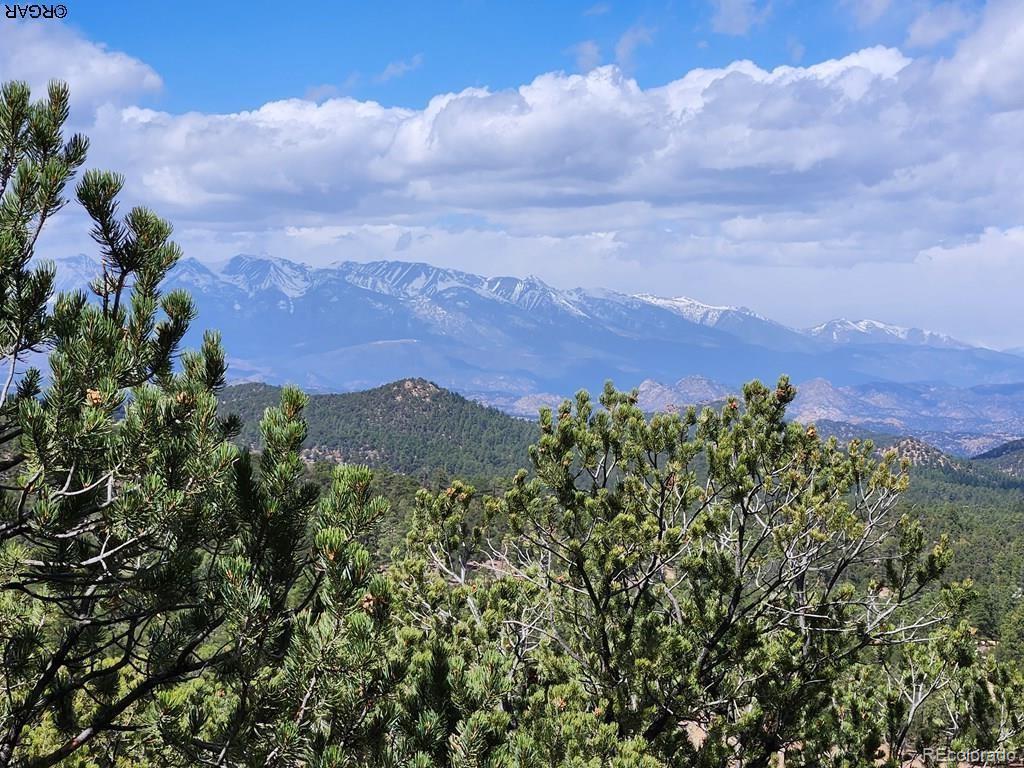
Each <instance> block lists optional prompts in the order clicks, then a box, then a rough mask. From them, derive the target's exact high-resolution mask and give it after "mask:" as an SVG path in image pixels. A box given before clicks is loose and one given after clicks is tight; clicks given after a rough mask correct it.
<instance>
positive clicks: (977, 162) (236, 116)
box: [0, 1, 1024, 345]
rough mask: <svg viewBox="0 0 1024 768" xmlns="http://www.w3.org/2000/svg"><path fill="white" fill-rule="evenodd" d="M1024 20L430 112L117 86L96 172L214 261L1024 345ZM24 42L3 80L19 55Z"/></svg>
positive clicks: (98, 137)
mask: <svg viewBox="0 0 1024 768" xmlns="http://www.w3.org/2000/svg"><path fill="white" fill-rule="evenodd" d="M1022 30H1024V6H1022V5H1021V4H1020V3H1015V2H1008V1H1007V2H1000V3H994V4H991V5H990V6H989V7H988V8H986V10H985V12H984V14H983V15H982V16H981V17H980V18H979V19H978V20H977V23H976V25H975V26H974V27H973V28H972V31H970V32H968V33H967V34H966V35H965V36H964V37H963V38H962V39H961V40H959V42H957V44H956V46H955V49H954V50H953V51H952V52H951V53H950V54H949V55H948V57H947V58H944V59H935V58H920V59H916V60H915V59H911V58H909V57H908V56H906V55H905V54H904V53H902V52H901V51H899V50H896V49H894V48H887V47H874V48H866V49H864V50H861V51H857V52H855V53H852V54H850V55H848V56H845V57H842V58H838V59H834V60H828V61H822V62H816V63H813V64H811V63H809V64H807V65H805V66H783V67H778V68H776V69H772V70H766V69H763V68H761V67H758V66H757V65H756V64H754V63H752V62H749V61H738V62H734V63H732V64H730V65H728V66H726V67H721V68H709V69H694V70H691V71H689V72H685V73H681V77H679V78H678V79H676V80H674V81H672V82H670V83H667V84H665V85H662V86H659V87H641V85H639V84H638V83H637V82H636V81H635V80H634V79H632V78H631V77H629V76H627V75H626V74H625V73H624V72H623V71H622V69H621V68H619V67H616V66H603V67H597V68H595V69H592V70H590V71H587V72H586V73H585V74H563V73H548V74H544V75H541V76H539V77H537V78H535V79H534V80H533V81H532V82H529V83H526V84H524V85H522V86H520V87H518V88H515V89H509V90H501V91H492V90H488V89H482V88H472V89H467V90H464V91H461V92H459V93H446V94H439V95H437V96H435V97H434V98H432V99H431V100H430V102H429V103H428V104H427V105H426V106H425V107H424V108H422V109H403V108H396V107H384V106H382V105H380V104H377V103H374V102H369V101H359V100H356V99H353V98H345V97H335V98H327V97H329V96H330V95H331V94H318V95H319V96H320V97H321V98H326V100H324V101H322V103H315V102H314V101H312V100H309V99H292V100H286V101H277V102H271V103H267V104H264V105H262V106H260V107H258V108H256V109H253V110H250V111H245V112H237V113H230V114H202V113H188V114H169V113H165V112H159V111H155V110H151V109H143V108H139V107H126V106H124V101H125V100H124V98H121V99H118V96H119V93H117V92H112V93H110V94H107V95H105V96H103V98H99V99H96V98H92V99H91V101H92V103H93V104H100V105H101V106H99V107H96V108H95V110H94V111H90V112H88V116H89V119H90V120H91V123H92V124H91V127H90V128H89V129H88V133H89V134H90V136H91V137H92V140H93V151H92V154H91V156H90V165H91V166H99V167H111V168H115V169H117V170H120V171H123V172H125V173H126V175H127V177H128V183H129V188H128V189H127V190H126V195H125V198H126V204H135V203H143V204H146V205H150V206H152V207H154V208H155V209H157V210H158V211H160V212H161V213H162V214H164V215H166V216H168V217H169V218H171V220H172V221H174V222H175V225H176V228H177V229H176V231H177V237H178V238H179V239H180V241H181V242H182V245H183V246H184V247H185V248H186V251H187V252H188V253H190V254H192V255H196V256H199V257H200V258H206V259H218V258H223V257H224V256H226V255H230V254H231V253H234V252H238V251H257V252H258V251H264V250H265V251H269V252H271V253H277V254H281V255H287V256H289V257H293V258H301V259H308V260H310V261H315V262H319V263H326V262H330V261H335V260H337V259H340V258H355V259H367V258H394V257H395V249H396V247H400V248H401V249H402V250H401V253H400V256H401V258H408V259H417V260H424V261H433V262H436V263H439V264H442V265H448V266H454V267H459V268H463V269H470V270H476V271H480V272H485V273H495V272H508V273H516V274H527V273H535V274H538V275H540V276H541V277H543V278H545V279H548V280H550V281H552V282H554V283H556V284H562V285H571V284H577V283H585V284H590V285H601V284H604V285H611V286H613V287H618V288H622V289H624V290H637V291H640V290H647V291H655V292H664V293H675V292H681V293H688V294H692V295H696V296H698V297H699V298H702V299H704V300H707V301H712V302H729V303H741V304H746V305H748V306H751V307H753V308H755V309H757V310H759V311H761V312H763V313H765V314H768V315H769V316H777V317H779V318H780V319H782V320H784V321H787V322H790V323H794V324H801V325H802V324H810V323H812V322H816V321H820V320H822V319H825V318H826V317H828V316H832V315H834V314H856V315H868V316H877V317H879V318H881V319H885V320H890V321H893V322H899V323H902V324H911V325H918V324H919V325H933V326H935V328H936V330H940V331H945V332H948V333H951V334H953V335H956V336H961V337H966V338H976V339H979V340H991V341H992V342H993V343H995V342H996V340H997V339H1000V338H1001V334H1002V335H1006V334H1015V337H1014V338H1007V339H1005V341H1006V343H1007V345H1008V344H1011V343H1015V344H1022V343H1024V338H1022V337H1021V333H1024V331H1022V330H1021V329H1020V328H1019V327H1013V328H1011V329H1010V330H1007V328H1008V327H1009V326H1008V325H1007V323H1006V319H1005V318H1006V317H1012V316H1014V313H1017V312H1019V297H1014V296H1012V295H1011V294H1012V293H1013V290H1011V288H1012V287H1013V286H1018V288H1017V290H1018V292H1019V285H1021V284H1022V280H1024V275H1022V273H1021V266H1020V259H1021V256H1020V254H1021V253H1022V252H1024V251H1022V250H1021V247H1020V239H1021V237H1022V236H1024V235H1022V230H1021V226H1022V224H1024V187H1022V186H1021V184H1020V181H1019V180H1020V179H1021V178H1024V155H1022V154H1021V153H1020V151H1019V144H1020V136H1022V135H1024V82H1022V79H1021V78H1022V76H1024V74H1022V73H1024V37H1022V35H1024V31H1022ZM62 42H63V43H64V44H65V45H66V46H67V47H68V48H69V50H77V51H79V52H81V51H91V52H93V53H94V54H95V55H97V56H100V57H101V58H102V57H103V56H108V55H109V56H114V57H115V59H114V60H115V61H119V62H122V64H123V66H124V68H125V71H127V72H130V73H135V75H134V77H128V78H125V77H124V76H122V81H123V82H124V83H125V85H124V86H123V88H124V89H126V90H127V92H129V93H131V94H138V93H140V92H142V93H144V92H146V90H147V87H146V85H145V84H146V83H147V82H148V80H147V78H148V77H149V74H147V73H149V70H148V68H147V67H145V65H143V64H141V63H140V62H137V61H135V60H133V59H128V58H127V57H125V58H124V60H122V59H120V58H117V56H118V55H117V54H111V53H110V52H108V51H105V50H104V49H102V48H101V47H99V46H96V45H93V44H92V43H87V42H85V41H81V40H77V41H76V40H71V41H68V40H62ZM41 45H43V43H41ZM45 45H46V46H49V47H46V48H45V50H48V51H50V50H53V51H55V53H53V54H52V55H54V56H55V57H57V59H58V60H55V62H54V69H55V70H56V71H57V72H58V73H59V72H62V71H67V70H68V69H70V65H67V64H64V63H62V62H61V61H60V60H59V47H60V46H57V45H56V44H54V43H52V41H51V42H45ZM55 46H56V47H55ZM0 55H3V54H0ZM4 61H5V64H4V68H3V69H0V79H2V78H3V77H6V76H9V75H10V74H12V73H13V72H14V70H12V69H11V65H10V63H9V62H8V61H7V60H4ZM152 77H155V75H152ZM93 93H97V92H96V91H93ZM118 101H120V103H117V102H118ZM106 102H113V103H106ZM73 216H74V214H71V213H69V214H68V215H65V216H64V217H62V218H61V220H60V221H59V222H58V223H56V224H55V226H54V228H53V230H52V232H51V233H48V235H47V238H48V239H47V241H46V246H47V247H48V248H51V249H52V252H53V253H54V254H57V253H60V252H67V250H69V249H74V250H89V249H90V248H91V246H90V244H89V241H88V237H87V229H86V228H85V227H84V226H79V225H78V224H79V222H74V221H73V218H72V217H73ZM68 222H72V223H74V224H75V226H71V224H69V223H68ZM406 235H408V237H406ZM1014 249H1016V250H1014ZM1014 254H1017V255H1016V256H1015V255H1014ZM972 269H975V272H972V271H971V270H972ZM951 303H955V304H956V306H955V307H951ZM1017 325H1018V326H1019V324H1017Z"/></svg>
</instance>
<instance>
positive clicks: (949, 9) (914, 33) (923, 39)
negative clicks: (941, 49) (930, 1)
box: [905, 2, 973, 48]
mask: <svg viewBox="0 0 1024 768" xmlns="http://www.w3.org/2000/svg"><path fill="white" fill-rule="evenodd" d="M972 23H973V15H972V14H971V13H970V12H969V11H967V10H966V9H965V8H964V7H963V6H962V5H961V4H960V3H959V2H945V3H939V4H937V5H934V6H930V7H928V8H925V10H923V11H922V12H921V13H920V14H918V16H917V18H915V19H914V21H913V22H912V23H911V24H910V28H909V29H908V30H907V40H906V43H905V45H906V46H907V47H908V48H931V47H932V46H934V45H937V44H938V43H941V42H943V41H944V40H948V39H949V38H951V37H953V36H955V35H958V34H960V33H961V32H964V31H966V30H968V29H969V28H970V27H971V24H972Z"/></svg>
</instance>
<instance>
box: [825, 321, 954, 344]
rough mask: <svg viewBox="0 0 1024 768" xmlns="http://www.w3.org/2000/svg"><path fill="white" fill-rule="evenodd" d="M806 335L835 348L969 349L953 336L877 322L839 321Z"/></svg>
mask: <svg viewBox="0 0 1024 768" xmlns="http://www.w3.org/2000/svg"><path fill="white" fill-rule="evenodd" d="M806 333H807V334H808V335H809V336H813V337H815V338H819V339H823V340H827V341H830V342H833V343H836V344H869V343H878V344H893V343H911V344H923V345H926V346H931V347H949V348H953V349H966V348H967V347H968V346H969V345H968V344H964V343H963V342H961V341H957V340H956V339H954V338H952V337H951V336H947V335H946V334H944V333H936V332H935V331H927V330H922V329H921V328H905V327H903V326H900V325H892V324H890V323H883V322H880V321H878V320H847V319H845V318H837V319H835V320H829V321H828V322H827V323H822V324H821V325H816V326H814V327H813V328H808V329H807V331H806Z"/></svg>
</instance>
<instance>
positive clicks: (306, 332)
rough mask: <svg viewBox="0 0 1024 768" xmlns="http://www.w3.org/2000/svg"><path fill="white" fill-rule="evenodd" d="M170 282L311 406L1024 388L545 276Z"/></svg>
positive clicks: (233, 361)
mask: <svg viewBox="0 0 1024 768" xmlns="http://www.w3.org/2000/svg"><path fill="white" fill-rule="evenodd" d="M91 263H92V265H93V268H94V272H95V271H98V267H99V265H98V262H96V261H92V262H91ZM89 264H90V260H89V259H88V258H87V257H82V256H75V257H70V258H68V259H62V260H59V261H58V283H59V285H60V286H61V288H63V289H69V288H75V287H85V285H86V284H87V282H88V278H89V274H88V273H89ZM168 282H169V286H170V287H180V288H185V289H187V290H189V291H190V292H191V293H192V294H193V296H194V298H195V301H196V303H197V305H198V308H199V319H198V321H197V322H196V323H194V330H193V331H192V332H191V335H190V336H189V337H188V338H187V339H186V343H188V344H191V345H195V344H197V343H198V341H199V339H200V334H201V332H202V329H204V328H216V329H218V330H220V331H221V332H222V335H223V338H224V344H225V347H226V349H227V350H228V353H229V355H230V358H229V362H230V365H231V368H230V372H229V375H231V376H232V378H233V380H236V381H238V380H241V381H245V380H250V381H256V380H259V381H265V382H268V383H283V382H286V381H291V382H294V383H296V384H299V385H300V386H303V387H304V388H306V389H308V390H311V391H333V392H338V391H351V390H358V389H366V388H369V387H374V386H378V385H380V384H382V383H384V382H388V381H394V380H396V379H402V378H406V377H410V376H414V377H415V376H418V377H423V378H425V379H429V380H431V381H435V382H437V383H438V384H440V385H441V386H444V387H446V388H449V389H453V390H455V391H459V392H463V393H467V394H472V395H473V397H475V398H478V399H480V400H484V401H487V402H491V403H495V404H499V405H501V406H502V407H508V408H509V409H511V410H515V409H516V408H519V407H524V408H525V407H526V406H527V405H532V404H536V403H537V402H538V399H539V398H540V399H542V400H543V401H550V400H552V399H554V400H556V401H557V399H559V398H560V397H562V396H564V395H567V394H571V393H573V392H575V391H576V390H578V389H580V388H588V389H591V390H596V389H599V388H600V387H601V386H602V385H603V383H604V381H605V380H607V379H612V380H613V381H614V382H615V383H616V384H617V385H618V386H619V387H621V388H630V387H634V386H639V385H641V384H642V382H644V381H645V380H651V381H655V382H677V381H679V380H682V379H687V378H688V377H693V376H702V377H705V378H706V379H707V380H709V381H714V382H721V383H722V384H721V386H725V387H727V388H730V389H732V390H736V389H737V388H738V387H739V386H740V385H741V384H742V383H743V382H745V381H747V380H749V379H752V378H761V379H766V380H769V381H774V379H775V378H776V377H777V376H778V375H779V374H780V373H787V374H789V375H790V376H791V378H792V379H793V380H794V381H797V382H800V381H808V380H813V379H818V378H821V379H825V380H827V381H828V382H830V383H831V384H832V385H834V386H836V387H846V386H855V385H863V384H867V383H871V382H885V383H890V384H911V383H915V382H922V381H929V382H935V383H937V384H940V385H943V386H958V387H965V386H973V385H977V384H993V385H994V384H1010V383H1014V382H1019V381H1024V358H1022V357H1019V356H1016V355H1011V354H1007V353H1003V352H997V351H994V350H989V349H983V348H979V347H972V346H969V345H966V344H963V343H962V342H957V341H955V340H953V339H950V338H948V337H946V336H943V335H942V334H937V333H933V332H931V331H924V330H917V329H906V328H901V327H898V326H892V325H888V324H885V323H880V322H877V321H845V320H844V321H830V322H829V323H825V324H823V325H821V326H817V327H815V328H812V329H809V330H799V329H794V328H789V327H787V326H785V325H782V324H780V323H777V322H775V321H773V320H770V319H767V318H765V317H763V316H761V315H759V314H757V313H756V312H753V311H751V310H749V309H745V308H742V307H729V306H716V305H711V304H706V303H703V302H700V301H697V300H695V299H691V298H687V297H658V296H653V295H650V294H636V295H630V294H626V293H621V292H617V291H613V290H600V289H569V290H561V289H556V288H553V287H552V286H549V285H547V284H546V283H544V282H543V281H542V280H540V279H539V278H536V277H527V278H516V277H483V276H480V275H474V274H470V273H467V272H461V271H459V270H453V269H444V268H440V267H434V266H431V265H428V264H421V263H409V262H400V261H377V262H368V263H361V262H339V263H336V264H334V265H332V266H330V267H319V268H315V267H310V266H307V265H305V264H300V263H297V262H293V261H289V260H287V259H282V258H279V257H269V256H251V255H239V256H235V257H234V258H232V259H230V260H229V261H228V262H227V263H225V264H224V265H222V266H220V267H218V268H211V267H209V266H207V265H205V264H202V263H201V262H199V261H196V260H195V259H184V260H182V261H181V262H180V263H179V264H178V265H176V266H175V268H174V269H173V270H172V273H171V275H170V276H169V281H168ZM517 403H519V404H520V405H516V404H517ZM509 404H511V405H509Z"/></svg>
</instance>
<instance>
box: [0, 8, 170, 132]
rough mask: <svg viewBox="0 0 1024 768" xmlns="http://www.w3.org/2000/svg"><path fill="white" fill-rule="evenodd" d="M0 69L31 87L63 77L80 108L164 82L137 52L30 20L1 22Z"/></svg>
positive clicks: (153, 88) (154, 88)
mask: <svg viewBox="0 0 1024 768" xmlns="http://www.w3.org/2000/svg"><path fill="white" fill-rule="evenodd" d="M0 75H3V76H4V77H12V76H13V77H17V78H18V79H21V80H26V81H27V82H28V83H29V85H31V86H32V90H33V91H34V92H42V91H43V89H44V88H45V86H46V83H47V82H48V81H49V80H52V79H58V80H65V81H66V82H67V83H68V84H69V85H70V87H71V94H72V104H73V106H74V108H75V109H76V112H77V113H79V114H81V113H83V112H88V111H90V110H92V109H94V108H95V107H96V106H98V105H100V104H102V103H105V102H116V103H126V102H128V101H129V100H131V99H133V98H137V97H138V96H140V95H142V94H145V93H147V92H155V91H158V90H160V88H161V87H162V85H163V83H162V81H161V79H160V76H159V75H158V74H157V73H156V72H155V71H153V69H152V68H150V67H149V66H148V65H147V64H145V63H143V62H141V61H139V60H138V59H136V58H133V57H131V56H129V55H127V54H125V53H120V52H118V51H111V50H108V49H107V48H106V46H104V45H101V44H98V43H94V42H91V41H89V40H86V39H84V38H82V37H80V36H79V35H77V34H75V33H74V32H73V31H72V30H71V29H70V28H68V27H66V26H64V25H63V24H40V23H39V22H30V21H23V22H20V21H14V22H11V21H5V23H3V24H0Z"/></svg>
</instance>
